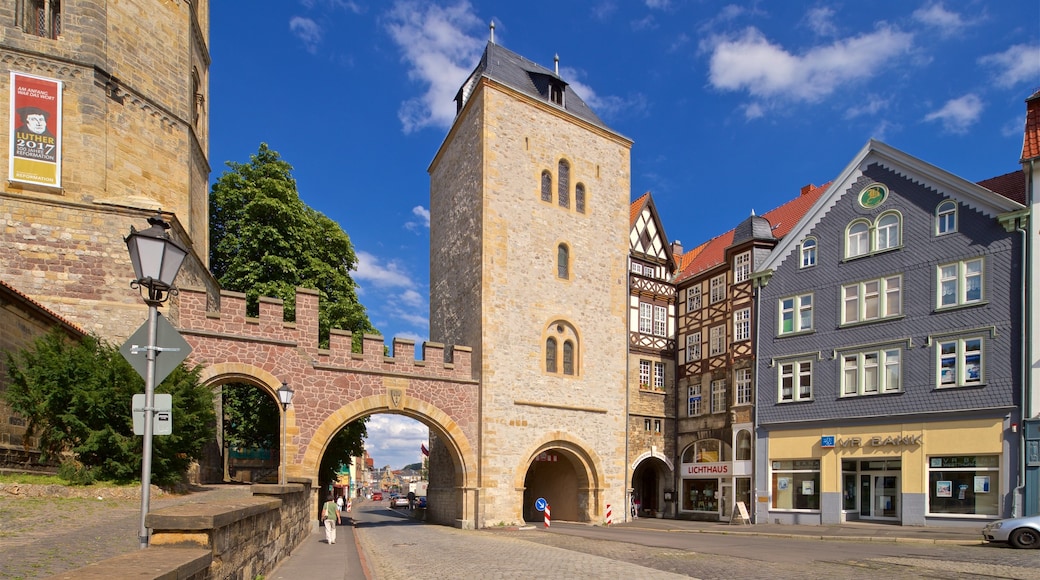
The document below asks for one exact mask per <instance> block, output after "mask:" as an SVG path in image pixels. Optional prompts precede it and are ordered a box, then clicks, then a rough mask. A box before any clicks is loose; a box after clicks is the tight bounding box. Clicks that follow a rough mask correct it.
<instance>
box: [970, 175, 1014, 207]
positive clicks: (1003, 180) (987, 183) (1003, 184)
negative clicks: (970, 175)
mask: <svg viewBox="0 0 1040 580" xmlns="http://www.w3.org/2000/svg"><path fill="white" fill-rule="evenodd" d="M979 185H981V186H982V187H985V188H986V189H988V190H990V191H992V192H993V193H999V194H1000V195H1003V196H1004V197H1006V198H1008V199H1010V200H1011V201H1017V202H1018V203H1020V204H1022V205H1025V204H1026V176H1025V174H1024V173H1023V172H1022V171H1021V170H1019V171H1012V172H1011V173H1005V174H1004V175H998V176H996V177H990V178H989V179H983V180H982V181H980V182H979Z"/></svg>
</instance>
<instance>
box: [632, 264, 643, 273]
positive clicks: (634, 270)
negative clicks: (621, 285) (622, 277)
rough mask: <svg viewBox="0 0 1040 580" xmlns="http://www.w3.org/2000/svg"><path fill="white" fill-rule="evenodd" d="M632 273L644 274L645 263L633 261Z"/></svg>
mask: <svg viewBox="0 0 1040 580" xmlns="http://www.w3.org/2000/svg"><path fill="white" fill-rule="evenodd" d="M632 273H633V274H639V275H642V274H643V265H642V264H640V263H639V262H636V261H635V260H633V261H632Z"/></svg>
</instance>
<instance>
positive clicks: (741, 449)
mask: <svg viewBox="0 0 1040 580" xmlns="http://www.w3.org/2000/svg"><path fill="white" fill-rule="evenodd" d="M734 459H736V460H737V461H747V460H749V459H751V432H750V431H748V430H747V429H741V430H740V431H737V450H736V457H734Z"/></svg>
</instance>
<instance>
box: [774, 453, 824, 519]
mask: <svg viewBox="0 0 1040 580" xmlns="http://www.w3.org/2000/svg"><path fill="white" fill-rule="evenodd" d="M771 467H772V492H773V504H772V506H773V509H777V510H818V509H820V460H819V459H804V460H793V461H773V462H771Z"/></svg>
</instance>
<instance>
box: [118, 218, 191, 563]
mask: <svg viewBox="0 0 1040 580" xmlns="http://www.w3.org/2000/svg"><path fill="white" fill-rule="evenodd" d="M148 223H149V224H150V227H149V228H148V229H146V230H142V231H140V232H139V231H137V230H135V229H134V226H130V235H128V236H127V237H126V238H125V241H126V248H127V250H129V251H130V261H131V262H132V263H133V265H134V276H136V279H134V280H132V281H131V282H130V287H131V288H134V289H135V290H139V291H141V294H142V298H144V301H145V304H147V305H148V346H147V347H146V351H145V360H146V361H147V363H146V366H145V379H144V397H145V404H144V446H143V448H142V452H141V454H142V458H141V526H140V531H139V534H138V539H139V540H140V542H141V548H147V547H148V528H147V527H146V526H145V521H144V520H145V516H146V515H147V514H148V504H149V500H150V495H151V484H152V432H153V428H154V419H155V353H156V350H157V347H156V344H155V334H156V323H157V320H158V317H159V310H158V309H159V305H160V304H162V303H163V302H165V301H166V300H167V299H168V298H169V297H170V294H175V293H176V292H177V289H176V288H174V287H173V279H174V278H176V277H177V272H178V271H179V270H180V269H181V264H182V263H183V262H184V258H185V257H187V255H188V251H187V250H186V249H184V247H183V246H181V245H180V244H178V243H177V242H175V241H173V239H172V238H170V234H168V233H167V232H166V230H168V229H170V224H168V223H166V221H165V220H163V219H162V214H156V216H155V217H151V218H148ZM145 288H147V289H148V295H147V296H144V291H143V289H145Z"/></svg>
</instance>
